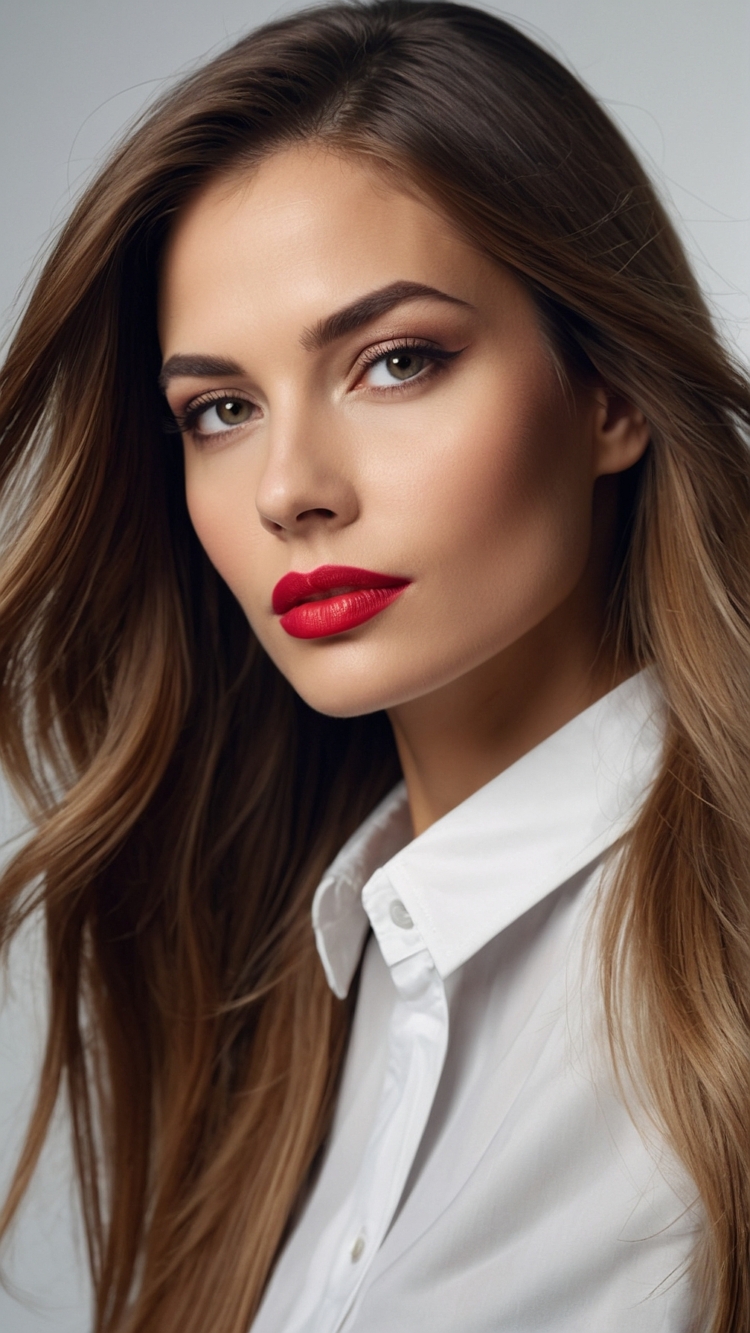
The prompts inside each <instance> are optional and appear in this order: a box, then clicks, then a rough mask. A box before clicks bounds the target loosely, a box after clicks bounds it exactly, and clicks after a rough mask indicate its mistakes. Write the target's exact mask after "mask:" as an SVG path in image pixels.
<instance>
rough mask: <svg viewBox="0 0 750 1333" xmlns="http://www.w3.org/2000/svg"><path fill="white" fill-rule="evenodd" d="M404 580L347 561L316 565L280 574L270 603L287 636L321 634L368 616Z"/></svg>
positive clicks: (345, 627)
mask: <svg viewBox="0 0 750 1333" xmlns="http://www.w3.org/2000/svg"><path fill="white" fill-rule="evenodd" d="M410 582H411V580H410V579H398V578H394V577H393V576H392V575H391V574H376V573H374V572H373V571H372V570H371V569H356V568H355V567H354V566H353V565H320V566H319V567H318V569H311V570H310V571H309V573H307V574H297V573H295V571H292V572H291V573H290V574H285V575H284V577H283V579H279V581H278V583H277V584H276V587H275V588H274V590H273V594H272V598H271V604H272V606H273V609H274V612H275V614H276V615H277V616H281V622H280V623H281V627H282V629H285V630H286V632H287V634H291V636H292V638H294V639H322V638H326V637H328V636H329V635H331V634H343V633H344V631H345V630H348V629H355V628H356V626H357V625H363V624H364V623H365V621H366V620H371V619H372V617H373V616H376V615H377V614H378V612H379V611H383V610H385V608H386V606H390V604H391V602H393V601H394V600H395V599H396V598H397V597H398V595H399V593H402V592H403V591H404V588H406V587H408V585H409V583H410Z"/></svg>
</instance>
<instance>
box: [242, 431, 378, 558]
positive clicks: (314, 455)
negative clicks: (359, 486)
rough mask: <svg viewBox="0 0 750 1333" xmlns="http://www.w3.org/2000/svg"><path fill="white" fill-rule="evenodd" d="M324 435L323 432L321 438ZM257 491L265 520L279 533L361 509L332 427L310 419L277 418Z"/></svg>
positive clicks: (332, 524) (308, 528)
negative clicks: (333, 442) (333, 443)
mask: <svg viewBox="0 0 750 1333" xmlns="http://www.w3.org/2000/svg"><path fill="white" fill-rule="evenodd" d="M321 437H322V438H321ZM268 445H269V447H268V454H267V457H266V463H265V467H264V469H263V472H262V475H261V477H260V481H259V484H258V489H257V492H256V497H255V504H256V508H257V510H258V514H259V517H260V521H261V525H262V526H263V527H264V528H265V530H266V532H270V533H273V534H274V535H275V536H278V537H282V538H284V537H290V536H295V535H299V536H303V535H308V534H310V533H311V532H312V531H313V530H314V529H316V528H319V527H324V528H327V529H335V528H341V527H346V526H347V525H348V524H349V523H353V522H354V520H355V519H356V517H357V515H358V513H359V504H358V501H357V495H356V490H355V487H354V483H353V480H352V478H350V477H349V476H347V475H346V466H345V461H344V460H343V459H342V458H341V456H340V451H339V450H337V449H334V448H333V447H332V446H331V444H330V433H328V438H326V432H325V431H324V429H322V428H321V426H320V425H319V426H318V428H317V430H316V429H315V428H314V427H313V425H312V424H311V423H310V422H309V421H308V422H307V423H305V424H304V425H303V423H301V422H300V423H299V424H298V425H295V424H294V423H292V422H286V423H277V424H276V426H275V428H274V429H273V430H272V431H271V433H270V436H269V442H268Z"/></svg>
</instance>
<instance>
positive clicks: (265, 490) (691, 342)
mask: <svg viewBox="0 0 750 1333" xmlns="http://www.w3.org/2000/svg"><path fill="white" fill-rule="evenodd" d="M1 402H2V439H3V442H4V453H3V472H2V477H3V485H4V494H5V497H6V504H5V514H6V517H5V522H6V524H7V525H8V526H7V530H8V532H9V541H8V549H7V555H6V560H5V567H4V573H3V594H2V596H3V601H2V606H3V620H2V627H3V628H2V649H1V657H2V682H3V694H2V710H1V716H2V746H3V755H4V760H5V763H6V766H7V768H8V771H9V773H10V774H11V776H12V778H13V779H14V780H15V782H16V785H17V786H18V787H19V789H20V790H21V791H22V793H23V794H24V795H25V797H26V799H27V801H28V802H29V803H30V804H31V807H32V810H33V812H34V815H35V820H36V828H35V832H34V836H33V837H32V838H31V840H30V841H29V843H28V845H27V846H26V847H25V848H24V850H23V851H22V852H21V854H20V855H19V856H18V857H17V858H16V860H15V861H14V862H13V864H12V865H11V866H10V868H9V869H8V871H7V872H6V875H5V879H4V883H3V902H4V904H5V922H4V929H5V934H6V937H7V938H9V937H10V936H11V934H12V933H13V931H14V930H15V929H16V928H17V926H18V924H19V922H20V921H21V919H22V918H23V917H24V916H26V915H27V914H28V913H29V912H30V911H32V910H33V908H34V907H35V906H36V905H39V904H41V905H43V908H44V913H45V920H46V928H47V939H48V960H49V973H50V985H51V996H52V1010H51V1012H52V1018H51V1027H50V1034H49V1042H48V1047H47V1054H46V1058H45V1063H44V1068H43V1074H42V1083H41V1090H40V1097H39V1103H38V1106H37V1110H36V1114H35V1117H34V1120H33V1123H32V1126H31V1129H30V1133H29V1138H28V1141H27V1146H26V1149H25V1152H24V1155H23V1158H22V1161H21V1163H20V1165H19V1168H18V1173H17V1176H16V1180H15V1183H14V1185H13V1188H12V1191H11V1194H10V1197H9V1200H8V1203H7V1206H6V1211H5V1215H4V1224H5V1226H6V1227H7V1226H8V1225H9V1223H10V1221H11V1219H12V1217H13V1214H14V1211H15V1209H16V1208H17V1206H18V1203H19V1201H20V1199H21V1198H22V1196H23V1193H24V1191H25V1189H26V1187H27V1184H28V1182H29V1179H30V1176H31V1174H32V1172H33V1169H34V1165H35V1162H36V1160H37V1158H38V1154H39V1151H40V1148H41V1145H42V1143H43V1140H44V1137H45V1134H46V1130H47V1127H48V1124H49V1120H50V1116H51V1113H52V1110H53V1107H54V1105H55V1102H56V1100H57V1097H58V1094H59V1091H60V1088H61V1086H62V1084H63V1082H64V1083H65V1086H66V1089H67V1093H68V1096H69V1101H70V1106H71V1112H72V1120H73V1130H74V1145H75V1152H76V1160H77V1164H78V1171H79V1176H80V1181H81V1188H82V1196H83V1202H84V1209H85V1215H86V1220H87V1228H88V1239H89V1251H90V1258H91V1264H92V1272H93V1277H94V1284H95V1290H96V1299H97V1313H96V1328H97V1330H98V1331H99V1333H105V1330H106V1333H115V1330H117V1333H121V1330H128V1331H129V1333H131V1331H132V1333H136V1331H137V1333H146V1331H147V1330H148V1331H149V1333H150V1331H151V1330H156V1329H158V1330H160V1333H162V1331H163V1330H177V1329H180V1330H185V1331H187V1330H190V1331H192V1330H198V1329H201V1330H203V1329H205V1328H207V1327H210V1328H211V1329H212V1330H217V1333H240V1330H244V1329H246V1328H247V1327H248V1326H252V1327H253V1329H255V1330H257V1333H271V1331H272V1330H273V1331H274V1333H292V1330H302V1329H305V1330H316V1333H318V1331H320V1333H324V1330H331V1331H333V1330H338V1329H344V1328H346V1329H349V1328H351V1329H356V1330H358V1331H359V1333H365V1330H368V1331H369V1330H376V1329H377V1330H383V1329H385V1328H389V1329H391V1328H399V1329H409V1330H412V1329H417V1328H422V1327H429V1328H433V1329H435V1330H438V1331H439V1333H442V1331H443V1330H449V1329H450V1330H455V1329H459V1328H460V1329H462V1330H464V1331H465V1333H479V1330H489V1329H492V1330H498V1329H503V1330H509V1331H510V1330H513V1333H517V1331H518V1330H520V1329H525V1328H528V1329H534V1330H540V1329H549V1330H553V1329H554V1330H555V1333H561V1330H568V1329H570V1330H573V1329H581V1328H584V1327H585V1328H605V1327H606V1328H607V1329H612V1330H615V1329H616V1330H622V1331H624V1330H626V1329H627V1330H629V1329H635V1328H637V1329H639V1330H641V1331H643V1330H652V1329H653V1330H655V1329H657V1328H658V1329H666V1328H669V1329H670V1330H688V1329H693V1328H696V1329H701V1330H703V1329H705V1330H711V1333H741V1331H742V1330H749V1329H750V1264H749V1263H748V1259H749V1258H750V1255H749V1250H748V1238H749V1229H750V1185H749V1184H748V1180H749V1179H750V1174H749V1172H748V1166H749V1165H750V1115H749V1114H748V1112H750V1050H749V1045H750V1028H749V1013H748V1011H749V1009H750V985H749V983H748V976H750V970H749V969H748V961H749V960H748V939H749V938H750V931H749V930H748V927H749V926H750V920H749V917H750V907H749V905H748V882H747V865H748V855H749V853H750V809H749V808H748V798H747V792H748V778H749V777H750V753H749V748H750V747H749V745H748V730H747V720H746V719H747V717H748V716H750V672H748V656H749V654H750V641H749V639H748V597H747V586H748V580H747V567H748V549H747V548H748V517H749V516H750V468H749V466H748V459H747V454H746V446H745V443H744V439H743V434H742V432H743V431H744V430H745V429H746V428H747V425H748V422H749V421H750V396H749V394H748V387H747V384H746V382H745V380H744V379H743V377H742V375H741V373H740V371H739V370H738V369H737V368H736V367H734V366H733V365H731V364H730V363H729V361H728V359H727V355H726V353H725V351H724V350H723V349H722V348H721V346H720V345H719V343H718V342H717V339H716V336H715V333H714V331H713V329H712V327H711V322H710V319H709V316H708V314H707V312H706V309H705V306H704V304H703V301H702V299H701V296H700V294H699V292H698V290H697V287H696V284H695V282H694V280H693V278H692V276H691V273H690V271H689V268H688V266H687V264H686V261H685V258H684V255H683V253H682V250H681V248H680V245H679V243H678V241H677V239H676V237H675V235H674V232H673V230H672V228H671V226H670V224H669V222H668V220H667V218H666V217H665V215H664V213H663V211H662V209H661V207H660V205H659V203H658V202H657V200H656V198H655V196H654V193H653V190H652V188H651V186H650V185H649V183H648V181H647V180H646V179H645V177H644V175H643V172H642V171H641V169H640V167H639V166H638V164H637V162H636V161H635V160H634V158H633V155H632V154H631V152H630V150H629V149H628V148H627V146H626V145H625V144H624V142H623V140H622V139H621V137H620V136H619V134H618V133H617V131H616V130H615V129H614V128H613V126H612V125H611V124H610V122H609V121H608V120H607V118H606V117H605V115H604V114H603V113H602V111H601V110H600V109H599V108H598V106H597V105H596V104H595V102H594V101H593V100H592V99H591V97H590V96H589V95H588V94H587V93H586V92H585V90H584V89H582V87H581V86H580V85H579V84H578V83H577V82H576V81H575V80H574V79H573V78H572V77H571V75H570V74H568V73H567V72H566V71H565V70H563V69H562V68H561V67H560V66H559V65H558V64H557V63H556V62H555V61H554V60H553V59H552V58H551V57H550V56H548V55H547V54H546V53H544V52H542V51H541V50H540V49H538V48H537V47H535V46H534V45H533V44H532V43H530V42H529V41H528V40H527V39H526V38H524V37H522V36H521V35H520V34H519V33H518V32H516V31H515V30H514V29H513V28H511V27H510V26H509V25H507V24H505V23H502V22H500V21H499V20H497V19H495V18H492V17H490V16H489V15H486V14H482V13H480V12H479V11H475V10H473V9H470V8H465V7H460V6H453V5H451V4H445V3H418V2H417V3H411V2H409V0H379V2H378V3H375V4H374V5H367V6H364V7H361V6H338V5H334V6H330V7H328V8H324V9H319V10H313V11H311V12H309V13H306V14H303V15H300V16H298V17H294V18H291V19H286V20H283V21H281V22H279V23H276V24H272V25H270V26H269V27H267V28H265V29H262V30H261V31H260V32H256V33H254V34H252V35H251V36H250V37H248V38H246V39H244V40H243V41H241V42H240V43H238V44H237V45H236V46H235V47H234V48H232V49H231V50H230V51H228V52H226V53H225V54H223V55H221V56H220V57H219V58H218V59H216V60H214V61H213V62H212V63H211V64H210V65H208V66H206V67H205V68H203V69H201V70H199V71H198V72H197V73H196V74H195V75H193V76H191V78H189V79H188V80H187V81H185V82H184V83H183V84H182V85H180V86H179V87H178V88H177V89H176V90H175V91H174V92H172V93H170V94H169V95H168V96H167V97H166V98H165V99H164V100H163V101H162V102H161V103H160V104H159V105H158V106H157V107H156V109H155V110H153V111H151V112H150V113H149V115H148V116H147V117H146V118H145V119H144V121H143V122H142V123H141V124H140V125H139V126H138V127H137V128H136V129H135V131H134V132H133V133H132V134H131V135H130V137H129V138H128V139H127V141H126V142H125V143H124V145H123V146H122V147H121V148H120V149H119V151H118V152H117V153H116V154H115V156H114V157H113V159H112V160H111V162H110V163H109V164H108V165H107V166H106V167H105V169H104V170H103V171H102V173H101V174H100V176H99V177H98V179H97V180H96V181H95V182H94V184H93V185H92V187H91V188H90V190H89V191H88V192H87V194H86V195H85V196H84V198H83V199H82V201H81V202H80V204H79V205H78V207H77V208H76V210H75V212H74V214H73V216H72V218H71V220H70V222H69V223H68V225H67V226H66V228H65V230H64V232H63V234H62V236H61V238H60V241H59V243H58V246H57V248H56V250H55V252H54V253H53V255H52V256H51V258H50V260H49V263H48V265H47V267H46V269H45V271H44V273H43V275H42V277H41V279H40V281H39V284H38V286H37V289H36V291H35V293H34V296H33V298H32V301H31V303H30V305H29V308H28V311H27V313H26V315H25V318H24V321H23V323H22V325H21V327H20V329H19V332H18V336H17V338H16V341H15V343H14V345H13V347H12V349H11V352H10V355H9V357H8V360H7V362H6V365H5V368H4V371H3V378H2V399H1ZM180 437H181V439H180ZM402 776H403V779H404V783H401V782H399V779H400V777H402ZM326 867H329V869H328V870H327V869H326ZM311 908H312V921H313V927H314V929H313V927H311Z"/></svg>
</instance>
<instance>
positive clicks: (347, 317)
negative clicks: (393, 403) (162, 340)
mask: <svg viewBox="0 0 750 1333" xmlns="http://www.w3.org/2000/svg"><path fill="white" fill-rule="evenodd" d="M425 298H427V299H429V300H432V301H445V302H447V303H448V304H449V305H458V306H463V308H464V309H466V310H472V309H473V306H471V305H470V303H469V302H468V301H462V300H461V299H460V297H458V296H450V295H449V294H448V292H441V291H440V290H439V289H438V288H437V287H427V286H425V284H424V283H422V282H405V281H400V282H390V283H388V285H387V286H386V287H379V288H378V289H377V290H376V291H374V292H367V294H366V295H365V296H359V297H357V300H356V301H352V302H351V303H350V304H349V305H347V306H343V307H342V309H341V310H335V311H334V312H333V314H332V315H328V316H327V317H326V318H325V319H321V320H319V321H318V322H317V324H314V325H313V326H312V328H310V329H305V330H304V332H303V333H302V335H301V337H300V342H301V343H302V346H303V347H304V348H306V350H308V351H319V350H321V349H322V348H323V347H327V346H328V345H329V344H330V343H332V342H336V340H337V339H338V338H343V337H345V336H346V334H347V333H354V332H355V331H356V330H357V329H359V328H362V326H363V325H364V324H369V323H370V321H371V320H373V319H377V318H378V316H380V315H385V314H387V313H388V311H389V310H392V309H393V307H394V306H397V305H401V304H402V303H403V302H404V301H416V300H420V299H422V300H424V299H425ZM243 374H244V371H243V369H242V366H240V365H238V364H237V362H236V361H228V360H226V359H225V358H224V357H218V356H201V355H200V354H190V353H184V352H176V353H175V354H174V356H170V357H168V358H167V360H166V361H165V362H164V365H163V366H162V368H161V372H160V374H159V388H160V389H161V390H162V392H164V391H165V390H166V388H167V385H168V384H169V382H170V380H173V379H178V378H180V377H181V376H184V377H189V378H191V379H214V378H216V377H217V376H222V375H243Z"/></svg>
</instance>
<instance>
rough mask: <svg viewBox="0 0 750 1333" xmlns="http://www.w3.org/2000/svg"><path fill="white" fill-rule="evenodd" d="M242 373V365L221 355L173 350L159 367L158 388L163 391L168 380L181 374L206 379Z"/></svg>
mask: <svg viewBox="0 0 750 1333" xmlns="http://www.w3.org/2000/svg"><path fill="white" fill-rule="evenodd" d="M242 374H244V372H243V369H242V366H238V364H237V362H236V361H227V360H226V359H225V358H224V357H221V356H199V355H195V356H191V355H190V354H189V353H188V354H187V355H186V354H184V353H183V352H175V354H174V356H170V357H168V358H167V360H166V361H165V362H164V365H163V366H162V368H161V371H160V374H159V388H160V389H161V390H162V392H164V390H165V389H166V387H167V385H168V384H169V381H170V380H174V379H178V378H179V377H180V376H183V375H184V376H190V377H191V378H195V379H208V378H209V377H210V378H213V377H214V376H216V375H242Z"/></svg>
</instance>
